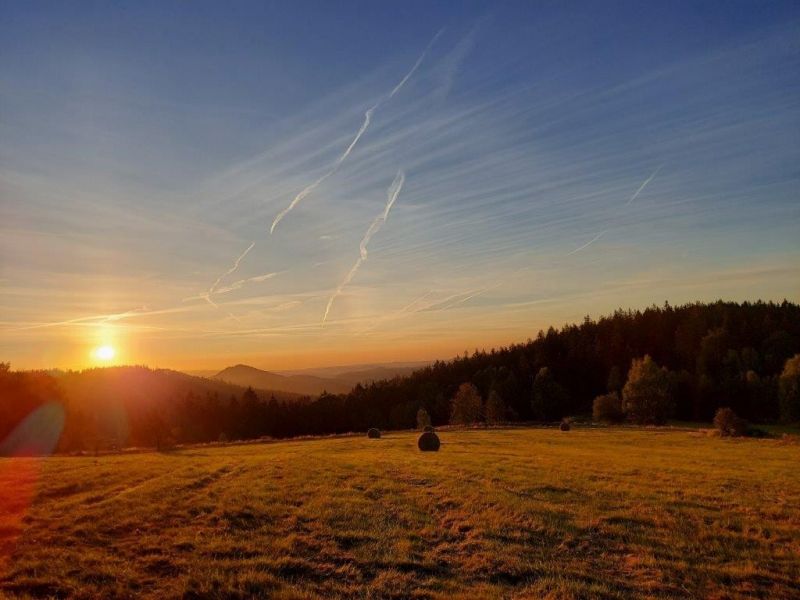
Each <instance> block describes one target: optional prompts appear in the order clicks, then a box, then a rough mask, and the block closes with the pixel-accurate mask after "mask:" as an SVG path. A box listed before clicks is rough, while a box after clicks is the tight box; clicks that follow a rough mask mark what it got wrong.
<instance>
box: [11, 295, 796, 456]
mask: <svg viewBox="0 0 800 600" xmlns="http://www.w3.org/2000/svg"><path fill="white" fill-rule="evenodd" d="M798 353H800V307H799V306H798V305H797V304H794V303H790V302H787V301H784V302H782V303H772V302H754V303H750V302H745V303H741V304H739V303H733V302H722V301H719V302H715V303H711V304H702V303H693V304H686V305H683V306H678V307H673V306H670V305H669V304H664V305H663V306H652V307H650V308H647V309H645V310H635V311H634V310H626V311H624V310H618V311H616V312H615V313H613V314H612V315H608V316H605V317H602V318H600V319H598V320H593V319H590V318H589V317H586V318H585V319H584V320H583V322H582V323H580V324H569V325H565V326H564V327H562V328H560V329H555V328H553V327H551V328H550V329H548V330H547V331H540V332H539V333H538V335H537V336H536V337H535V338H534V339H529V340H527V341H526V342H524V343H520V344H513V345H510V346H508V347H502V348H497V349H492V350H490V351H477V350H476V351H475V352H473V353H472V354H468V353H464V355H462V356H458V357H456V358H454V359H452V360H450V361H437V362H436V363H434V364H432V365H430V366H428V367H425V368H422V369H419V370H417V371H415V372H414V373H413V374H411V375H410V376H406V377H398V378H395V379H391V380H386V381H377V382H374V383H371V384H369V385H356V386H355V388H353V390H352V391H350V392H349V393H347V394H338V395H334V394H322V395H321V396H319V397H317V398H313V399H312V398H307V399H301V400H296V401H291V402H287V401H285V400H281V399H276V398H275V397H269V396H266V395H264V394H260V393H258V392H256V391H254V390H252V389H248V390H246V391H244V392H243V393H242V394H241V395H238V396H236V395H234V396H229V397H223V396H220V395H219V394H218V393H211V392H208V393H206V394H205V395H198V394H195V393H193V392H189V393H185V394H184V395H181V396H180V397H176V398H173V399H172V400H171V401H170V402H161V403H159V404H149V405H147V406H137V407H128V410H127V412H129V413H132V414H128V415H118V414H117V415H115V414H105V413H108V412H109V411H104V409H103V408H102V407H98V405H97V404H93V405H92V407H91V409H92V410H91V411H90V412H85V411H84V410H83V409H82V407H81V401H80V398H65V397H63V393H60V392H59V389H58V383H57V382H54V381H51V380H49V379H48V376H47V374H45V373H41V372H36V373H32V372H14V371H11V370H10V368H8V365H5V367H3V368H2V369H0V441H1V440H2V439H3V438H4V435H5V434H7V433H8V432H9V431H11V430H12V429H13V427H14V425H15V424H16V423H18V422H19V421H20V420H21V419H23V418H24V416H25V415H26V414H28V413H29V412H30V411H31V410H33V409H34V408H35V407H36V405H37V402H38V403H41V402H43V401H44V400H43V399H44V398H48V399H50V400H52V399H55V401H56V402H60V403H62V404H63V405H64V406H65V411H66V415H67V416H66V421H65V427H64V433H63V435H62V441H61V444H60V449H62V450H70V449H91V448H92V446H93V445H94V446H98V445H103V444H105V445H108V444H115V443H116V444H119V445H148V446H161V445H164V444H168V443H176V442H178V443H192V442H208V441H217V440H235V439H252V438H258V437H263V436H270V437H275V438H283V437H290V436H299V435H320V434H331V433H343V432H349V431H366V430H367V429H368V428H370V427H377V428H380V429H407V428H413V427H415V426H416V425H418V424H419V423H420V422H421V421H420V419H422V420H423V421H424V422H425V423H430V424H433V425H442V424H445V423H450V422H457V423H473V422H482V421H485V422H489V423H493V422H503V421H510V422H514V421H542V422H552V421H558V420H560V419H562V418H564V417H569V416H576V415H586V416H589V415H592V414H593V415H594V417H595V418H600V419H603V420H622V419H629V420H633V421H636V422H643V423H650V422H651V423H663V422H664V421H666V420H667V419H677V420H684V421H705V422H709V421H711V420H712V419H713V418H714V416H715V414H716V413H717V411H718V410H719V409H720V408H729V409H731V411H732V412H733V413H735V414H736V415H738V416H739V417H741V418H743V419H747V420H748V421H751V422H754V423H765V422H775V421H785V422H796V421H799V420H800V400H798V397H800V394H799V393H798V392H799V390H800V383H798V377H800V357H796V355H797V354H798Z"/></svg>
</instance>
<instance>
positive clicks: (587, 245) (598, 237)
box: [565, 229, 608, 256]
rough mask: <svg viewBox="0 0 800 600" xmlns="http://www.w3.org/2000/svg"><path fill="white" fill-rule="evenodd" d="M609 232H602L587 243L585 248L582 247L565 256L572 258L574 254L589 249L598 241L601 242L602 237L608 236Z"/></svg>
mask: <svg viewBox="0 0 800 600" xmlns="http://www.w3.org/2000/svg"><path fill="white" fill-rule="evenodd" d="M607 231H608V230H607V229H606V230H605V231H601V232H600V233H598V234H597V235H596V236H594V237H593V238H592V239H590V240H589V241H588V242H586V243H585V244H584V245H583V246H580V247H579V248H575V250H573V251H572V252H570V253H568V254H566V255H565V256H572V255H573V254H577V253H578V252H580V251H581V250H583V249H584V248H588V247H589V246H591V245H592V244H594V243H595V242H596V241H597V240H599V239H600V238H601V237H603V236H604V235H605V234H606V232H607Z"/></svg>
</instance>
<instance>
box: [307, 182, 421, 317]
mask: <svg viewBox="0 0 800 600" xmlns="http://www.w3.org/2000/svg"><path fill="white" fill-rule="evenodd" d="M405 180H406V176H405V173H403V171H402V170H399V171H398V172H397V175H396V176H395V178H394V181H392V184H391V185H390V186H389V189H388V190H387V191H386V196H387V199H386V207H385V208H384V209H383V212H382V213H381V214H380V215H378V216H377V217H375V220H374V221H372V224H371V225H370V226H369V229H367V233H365V234H364V238H363V239H362V240H361V243H360V244H359V246H358V250H359V256H358V259H357V260H356V262H355V263H354V264H353V266H352V268H351V269H350V271H349V272H348V273H347V275H346V276H345V278H344V279H343V280H342V282H341V283H340V284H339V285H338V286H337V288H336V290H335V291H334V292H333V294H332V295H331V297H330V298H329V299H328V305H327V306H326V307H325V315H324V316H323V317H322V324H323V325H325V322H326V321H327V320H328V313H330V312H331V307H332V306H333V301H334V300H336V298H337V297H338V296H339V294H341V293H342V290H343V289H344V288H345V286H346V285H347V284H348V283H350V281H351V280H352V279H353V277H354V276H355V274H356V273H357V272H358V269H359V267H361V263H363V262H364V261H365V260H367V244H369V241H370V239H372V236H373V235H375V234H376V233H378V231H379V230H380V228H381V227H382V226H383V224H384V223H386V219H387V218H388V217H389V211H390V210H392V206H393V205H394V203H395V200H397V197H398V196H399V195H400V190H401V189H403V183H405Z"/></svg>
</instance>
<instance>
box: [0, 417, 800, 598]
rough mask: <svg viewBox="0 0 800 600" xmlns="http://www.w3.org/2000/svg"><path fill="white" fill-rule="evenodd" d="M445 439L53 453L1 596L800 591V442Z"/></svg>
mask: <svg viewBox="0 0 800 600" xmlns="http://www.w3.org/2000/svg"><path fill="white" fill-rule="evenodd" d="M441 438H442V443H443V444H442V449H441V451H440V452H438V453H420V452H418V451H417V449H416V445H415V442H416V435H415V434H411V433H402V434H391V433H390V434H385V435H384V437H383V438H382V439H380V440H368V439H366V438H365V437H351V438H333V439H320V440H309V441H293V442H279V443H272V444H252V445H240V446H223V447H208V448H195V449H189V450H181V451H176V452H173V453H167V454H156V453H147V454H137V455H124V456H123V455H119V456H105V457H100V458H94V457H81V458H66V457H64V458H51V459H48V460H46V461H45V462H44V464H43V465H42V467H41V469H42V470H41V473H40V475H39V484H38V490H37V493H36V495H35V499H34V500H33V505H32V507H31V508H30V509H29V510H28V511H27V512H25V514H22V512H21V511H24V508H23V507H20V506H19V505H13V506H12V505H11V504H10V503H9V502H8V501H6V504H5V505H3V506H2V509H3V512H4V514H3V515H2V517H0V518H1V519H2V521H0V540H2V543H3V544H4V546H3V547H5V548H11V546H12V545H13V555H12V559H11V561H10V563H9V564H8V565H7V566H6V572H5V573H2V574H0V595H2V593H5V594H7V595H11V596H15V595H22V596H24V595H38V596H41V595H45V596H46V595H53V596H69V595H78V596H86V597H114V596H117V597H120V596H126V597H127V596H137V595H144V596H150V597H159V598H161V597H216V596H223V597H243V598H244V597H252V596H268V595H270V594H271V595H272V597H277V598H316V597H319V598H331V597H360V598H391V597H395V598H406V597H419V598H443V599H444V598H447V599H448V600H450V599H453V598H506V597H509V596H511V595H515V596H516V597H551V598H579V597H584V598H588V597H591V598H595V597H597V598H603V597H607V598H628V597H643V596H646V597H657V598H673V597H719V598H722V597H731V598H736V597H741V598H744V597H752V596H758V597H769V598H789V597H792V596H794V597H797V594H798V593H800V587H799V584H798V581H800V477H798V476H797V465H798V464H800V446H798V445H794V444H789V443H785V442H782V441H779V440H726V439H719V438H710V437H705V436H700V435H697V434H693V433H689V432H686V431H644V430H630V429H620V430H602V429H601V430H588V429H580V428H578V429H573V430H572V431H571V432H568V433H562V432H560V431H556V430H548V429H508V430H489V431H487V430H474V431H452V432H451V431H445V432H442V433H441ZM8 464H9V461H8V460H6V461H4V462H3V463H0V466H3V467H7V465H8ZM7 472H8V471H7V469H3V470H0V474H2V473H7ZM0 479H1V478H0ZM7 483H8V482H7V481H2V480H0V488H3V487H4V486H5V485H6V484H7ZM15 523H17V524H18V526H19V527H21V528H22V532H21V534H20V535H19V536H18V537H17V534H16V533H15V527H16V526H15Z"/></svg>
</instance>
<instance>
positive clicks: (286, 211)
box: [269, 29, 444, 235]
mask: <svg viewBox="0 0 800 600" xmlns="http://www.w3.org/2000/svg"><path fill="white" fill-rule="evenodd" d="M443 31H444V29H440V30H439V31H438V32H437V33H436V35H435V36H433V39H432V40H431V41H430V42H428V45H427V46H426V47H425V50H423V51H422V54H420V56H419V58H418V59H417V62H415V63H414V66H412V67H411V70H409V71H408V73H406V74H405V76H404V77H403V78H402V79H401V80H400V82H399V83H398V84H397V85H396V86H394V88H393V89H392V91H391V92H389V94H388V95H387V96H385V97H383V98H380V99H379V100H378V101H377V102H376V103H375V104H373V105H372V106H371V107H369V108H368V109H367V111H366V112H365V113H364V122H363V123H362V124H361V127H360V128H359V129H358V131H357V132H356V135H355V137H354V138H353V141H352V142H350V145H349V146H348V147H347V149H346V150H345V151H344V152H343V153H342V155H341V156H340V157H339V158H337V159H336V162H335V163H333V167H331V169H330V170H329V171H328V172H327V173H325V174H324V175H323V176H322V177H320V178H319V179H317V180H316V181H315V182H313V183H312V184H310V185H308V186H306V187H304V188H303V189H302V190H300V193H298V194H297V195H296V196H295V197H294V198H292V201H291V202H290V203H289V206H287V207H286V208H284V209H283V210H282V211H281V212H279V213H278V215H277V216H276V217H275V219H274V220H273V221H272V225H271V226H270V228H269V233H270V235H272V233H273V232H274V231H275V227H277V226H278V223H280V222H281V221H282V220H283V218H284V217H285V216H286V215H287V214H289V213H290V212H291V211H292V209H293V208H294V207H295V206H297V205H298V204H299V203H300V202H301V201H302V200H303V199H304V198H305V197H306V196H308V195H309V194H310V193H311V192H313V191H314V190H315V189H316V188H317V187H318V186H319V185H320V184H321V183H322V182H323V181H325V180H326V179H328V177H330V176H331V175H333V174H334V173H336V171H338V170H339V167H341V166H342V163H343V162H344V161H345V160H346V159H347V157H348V156H350V153H351V152H352V151H353V148H355V147H356V144H357V143H358V141H359V140H360V139H361V136H362V135H364V132H366V131H367V128H368V127H369V125H370V123H371V122H372V115H373V113H374V112H375V110H376V109H377V108H378V107H379V106H380V105H381V104H383V103H384V102H385V101H386V100H388V99H389V98H392V97H393V96H394V95H395V94H396V93H397V92H399V91H400V90H401V89H402V88H403V86H404V85H405V84H406V82H407V81H408V80H409V79H410V78H411V76H412V75H413V74H414V73H415V72H416V70H417V69H418V68H419V66H420V65H421V64H422V61H423V60H425V56H427V54H428V51H429V50H430V49H431V46H433V44H434V42H436V40H437V39H438V38H439V36H440V35H442V32H443Z"/></svg>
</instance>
